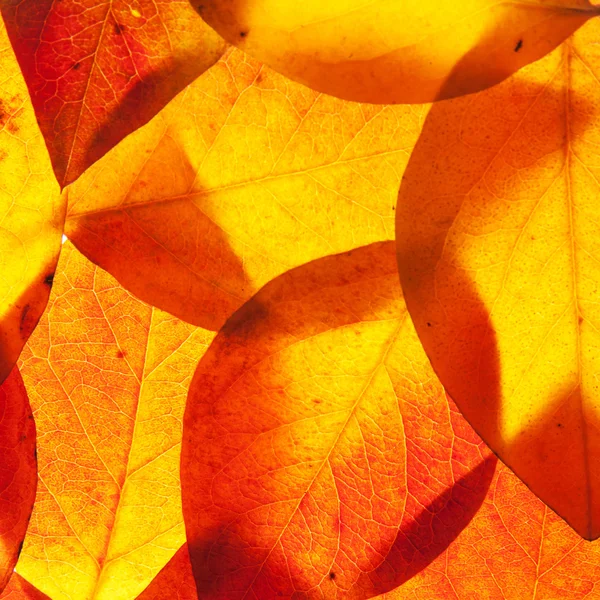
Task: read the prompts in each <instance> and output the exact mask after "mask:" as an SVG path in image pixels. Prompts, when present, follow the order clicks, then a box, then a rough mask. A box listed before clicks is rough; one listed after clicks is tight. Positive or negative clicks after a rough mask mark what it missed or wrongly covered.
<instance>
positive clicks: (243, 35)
mask: <svg viewBox="0 0 600 600" xmlns="http://www.w3.org/2000/svg"><path fill="white" fill-rule="evenodd" d="M247 35H248V32H247V31H240V37H241V38H245V37H246V36H247Z"/></svg>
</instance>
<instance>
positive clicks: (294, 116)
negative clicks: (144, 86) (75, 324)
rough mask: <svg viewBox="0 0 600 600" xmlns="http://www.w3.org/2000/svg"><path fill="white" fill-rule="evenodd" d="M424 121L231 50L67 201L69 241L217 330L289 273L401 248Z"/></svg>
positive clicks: (149, 294) (166, 304)
mask: <svg viewBox="0 0 600 600" xmlns="http://www.w3.org/2000/svg"><path fill="white" fill-rule="evenodd" d="M425 113H426V108H424V107H417V108H414V107H377V106H367V105H357V104H351V103H348V102H342V101H339V100H336V99H333V98H329V97H325V96H322V95H319V94H317V93H315V92H312V91H311V90H308V89H306V88H305V87H303V86H301V85H298V84H294V83H292V82H290V81H289V80H286V79H285V78H284V77H282V76H280V75H278V74H276V73H274V72H273V71H270V70H269V69H267V68H265V67H261V65H259V64H258V63H256V62H252V61H249V60H248V59H247V58H246V57H245V56H244V55H243V53H242V52H240V51H234V52H231V53H230V54H228V55H226V56H225V57H224V59H223V60H221V61H220V62H219V63H218V64H217V65H215V66H214V67H213V68H212V69H210V71H208V72H207V73H206V74H205V75H204V76H203V77H201V78H200V79H199V80H198V81H196V82H195V83H194V84H193V85H191V86H190V87H189V88H188V89H187V90H185V92H183V93H182V94H181V95H180V96H179V97H177V98H176V99H175V100H174V101H173V102H172V103H171V104H170V105H169V106H168V107H167V108H166V109H165V110H163V111H162V112H161V114H160V115H158V116H157V117H156V118H155V119H154V120H153V121H152V122H151V123H149V124H148V125H147V126H146V127H144V128H143V129H142V130H140V131H138V132H136V133H135V134H133V135H132V136H130V137H129V138H128V139H126V140H124V142H123V143H122V144H121V145H120V146H119V147H118V148H115V149H114V150H113V151H112V152H111V153H110V154H109V155H108V156H106V157H105V159H103V160H102V161H100V162H99V163H97V164H96V165H94V167H93V168H92V169H90V171H89V172H88V173H87V174H86V175H85V176H84V177H83V178H82V179H81V180H80V181H78V182H77V183H76V184H75V185H74V186H72V187H71V188H70V189H69V190H68V194H69V206H70V208H69V218H68V222H67V234H68V236H69V238H70V239H72V240H73V241H74V243H75V244H76V245H77V247H78V248H79V249H80V250H81V251H82V252H83V253H84V254H85V255H86V256H88V257H89V258H90V259H91V260H92V261H94V262H95V263H97V264H99V265H100V266H102V267H103V268H105V269H107V270H108V271H109V272H111V273H112V274H113V275H114V276H115V277H116V278H117V279H118V280H119V281H120V282H121V283H122V285H124V286H125V287H126V288H127V289H129V290H131V291H133V292H134V293H135V294H136V295H138V296H139V297H140V298H141V299H143V300H145V301H147V302H149V303H151V304H153V305H155V306H158V307H159V308H162V309H163V310H167V311H169V312H171V313H172V314H175V315H176V316H178V317H180V318H182V319H184V320H186V321H189V322H191V323H194V324H197V325H201V326H203V327H207V328H210V329H218V327H220V325H222V324H223V322H224V321H225V319H227V317H229V315H230V314H231V313H232V312H233V311H234V310H235V309H236V308H238V307H239V306H240V305H241V304H242V303H243V302H244V301H245V300H247V299H248V298H250V297H251V295H252V294H253V293H254V292H255V291H256V290H257V289H258V288H260V287H261V286H262V285H264V284H265V283H266V282H267V281H269V280H270V279H272V278H273V277H276V276H277V275H279V274H281V273H282V272H285V271H286V270H288V269H290V268H292V267H295V266H298V265H299V264H302V263H305V262H307V261H309V260H313V259H315V258H319V257H321V256H324V255H327V254H331V253H334V252H341V251H345V250H349V249H350V248H354V247H356V246H359V245H361V244H366V243H370V242H374V241H379V240H386V239H391V238H393V214H394V212H393V211H394V209H395V202H396V194H397V191H398V186H399V184H400V178H401V176H402V172H403V169H404V166H405V164H406V162H407V160H408V152H409V151H410V149H411V148H412V146H413V144H414V142H415V141H416V137H417V135H418V133H419V131H420V127H421V124H422V121H423V118H424V115H425Z"/></svg>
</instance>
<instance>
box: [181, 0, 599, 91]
mask: <svg viewBox="0 0 600 600" xmlns="http://www.w3.org/2000/svg"><path fill="white" fill-rule="evenodd" d="M192 4H193V5H194V6H195V7H196V8H197V10H198V11H199V13H200V14H201V15H202V17H203V18H204V19H205V20H206V22H207V23H209V24H210V25H211V26H212V27H214V28H215V29H216V30H217V31H218V32H219V33H220V34H221V35H222V36H223V37H224V38H225V39H226V40H227V41H229V42H230V43H232V44H236V45H237V46H239V47H240V48H242V50H244V51H245V52H248V53H249V54H251V55H252V56H256V57H257V58H258V59H260V60H262V61H264V62H265V63H266V64H268V65H270V66H272V67H273V68H274V69H276V70H278V71H279V72H281V73H283V74H285V75H287V76H288V77H291V78H292V79H295V80H296V81H300V82H302V83H304V84H306V85H308V86H310V87H312V88H314V89H316V90H320V91H322V92H326V93H328V94H333V95H334V96H338V97H340V98H345V99H348V100H359V101H361V102H377V103H393V102H431V101H433V100H436V99H437V100H439V99H443V98H450V97H454V96H458V95H462V94H468V93H472V92H475V91H479V90H482V89H485V88H487V87H489V86H491V85H494V84H496V83H498V82H499V81H502V80H503V79H505V78H506V77H508V76H509V75H510V74H511V73H514V72H515V71H516V70H517V69H519V68H521V67H522V66H524V65H526V64H528V63H530V62H532V61H534V60H537V59H538V58H541V57H542V56H544V54H546V53H547V52H549V51H551V50H552V49H553V48H555V47H556V46H557V45H558V44H560V43H561V42H562V41H563V40H564V39H565V38H566V37H567V36H569V35H570V34H571V33H572V32H573V31H575V30H576V29H577V28H578V27H580V26H581V25H583V23H585V22H586V21H587V20H588V19H589V18H590V17H593V16H595V15H597V14H598V11H599V9H598V7H597V6H594V5H593V4H592V3H591V2H589V1H588V0H552V1H550V2H548V1H547V0H532V1H529V0H517V1H516V2H503V1H499V0H467V1H462V2H456V1H455V0H375V1H373V2H363V1H362V0H330V1H328V2H322V1H321V0H305V1H304V2H297V1H296V0H252V1H249V0H192ZM457 64H458V67H456V68H455V65H457Z"/></svg>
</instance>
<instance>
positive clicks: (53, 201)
mask: <svg viewBox="0 0 600 600" xmlns="http://www.w3.org/2000/svg"><path fill="white" fill-rule="evenodd" d="M0 89H1V90H2V94H1V97H0V382H2V381H3V380H4V379H5V378H6V377H7V375H8V374H9V373H10V371H11V369H12V367H13V365H14V364H15V361H16V360H17V358H18V356H19V353H20V352H21V348H22V347H23V344H24V343H25V342H26V341H27V338H28V337H29V335H30V334H31V332H32V331H33V328H34V327H35V324H36V323H37V321H38V319H39V318H40V315H41V314H42V312H43V310H44V307H45V306H46V302H47V301H48V295H49V293H50V286H51V285H52V277H53V276H54V270H55V268H56V261H57V260H58V253H59V251H60V237H61V233H62V228H63V225H64V219H65V201H64V199H63V198H61V197H60V195H59V190H58V186H57V185H56V181H55V180H54V176H53V174H52V168H51V166H50V160H49V159H48V153H47V152H46V148H45V147H44V142H43V140H42V138H41V136H40V134H39V131H38V128H37V124H36V122H35V117H34V113H33V109H32V107H31V103H30V102H29V99H28V97H27V88H26V86H25V83H24V81H23V78H22V76H21V73H20V72H19V65H18V64H17V61H16V59H15V56H14V53H13V51H12V49H11V47H10V43H9V41H8V38H7V35H6V31H5V29H4V26H3V24H2V23H0Z"/></svg>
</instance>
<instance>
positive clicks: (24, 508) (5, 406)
mask: <svg viewBox="0 0 600 600" xmlns="http://www.w3.org/2000/svg"><path fill="white" fill-rule="evenodd" d="M0 457H1V462H0V592H1V591H2V590H3V589H4V587H5V586H6V584H7V583H8V580H9V579H10V577H11V575H12V573H13V569H14V566H15V564H16V562H17V559H18V558H19V553H20V552H21V546H22V544H23V538H24V537H25V531H26V530H27V524H28V523H29V517H30V515H31V509H32V508H33V501H34V499H35V488H36V483H37V465H36V460H35V425H34V423H33V415H32V414H31V408H30V407H29V400H28V399H27V392H26V391H25V386H24V385H23V380H22V379H21V375H20V374H19V370H18V369H17V367H15V368H14V369H13V370H12V372H11V374H10V375H9V376H8V378H7V379H6V380H5V381H4V383H3V384H2V386H0Z"/></svg>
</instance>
